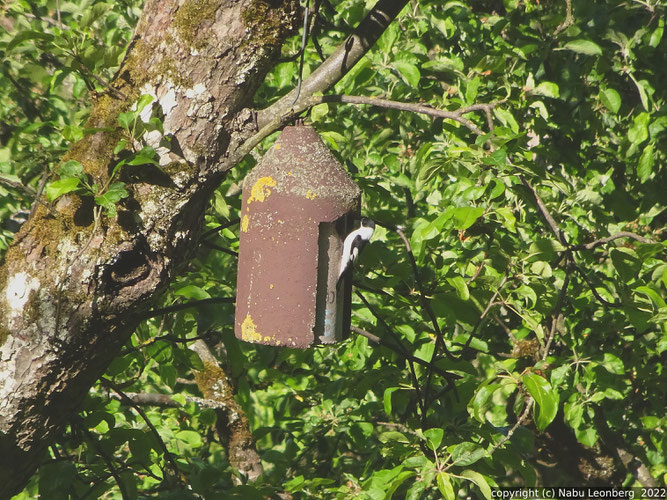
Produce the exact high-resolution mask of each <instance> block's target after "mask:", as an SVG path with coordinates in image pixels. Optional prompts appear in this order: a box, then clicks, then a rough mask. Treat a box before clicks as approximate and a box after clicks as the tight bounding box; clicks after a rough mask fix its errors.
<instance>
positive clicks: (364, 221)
mask: <svg viewBox="0 0 667 500" xmlns="http://www.w3.org/2000/svg"><path fill="white" fill-rule="evenodd" d="M361 227H372V228H375V222H374V221H372V220H371V219H369V218H368V217H362V218H361Z"/></svg>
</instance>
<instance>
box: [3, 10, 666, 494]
mask: <svg viewBox="0 0 667 500" xmlns="http://www.w3.org/2000/svg"><path fill="white" fill-rule="evenodd" d="M334 3H335V5H333V6H332V8H329V7H328V6H327V4H326V2H323V3H322V5H321V6H320V9H319V11H318V14H317V20H318V23H317V24H316V26H315V28H314V31H313V36H312V38H311V41H310V43H309V45H308V47H307V49H306V53H305V65H304V76H307V75H308V74H309V73H310V71H312V70H313V69H314V68H316V67H317V65H318V64H319V62H320V56H321V55H323V56H325V57H326V55H328V54H330V53H331V52H332V51H333V50H334V48H335V47H336V46H337V45H338V44H340V43H341V41H342V40H344V38H345V36H346V33H348V32H349V30H350V27H351V26H355V25H356V24H357V23H358V22H359V21H360V20H361V19H362V17H363V16H364V15H365V13H366V11H367V8H368V7H369V6H370V4H368V5H367V3H366V2H362V1H358V0H342V1H340V2H334ZM140 7H141V5H140V3H139V2H134V1H123V2H114V3H103V2H95V1H85V0H84V1H81V2H59V3H57V2H55V1H40V2H23V1H10V2H8V3H6V4H4V5H3V6H2V7H0V11H1V12H2V21H1V25H2V28H3V31H1V32H0V56H1V59H0V61H1V62H0V64H1V69H2V71H1V73H0V98H1V100H2V103H3V106H2V108H1V109H0V175H1V176H2V177H1V178H0V180H1V182H0V193H1V194H2V198H1V200H0V220H1V221H2V232H1V233H0V248H1V249H2V251H3V253H4V250H6V248H7V246H8V245H9V244H10V242H11V239H12V235H13V233H14V232H15V230H16V226H17V224H18V221H17V220H16V219H17V216H16V213H17V212H19V211H21V210H23V211H29V210H30V207H31V205H32V203H33V200H34V197H35V192H37V191H39V190H40V188H41V187H43V185H44V183H46V192H47V194H48V193H49V192H50V193H51V196H50V198H51V199H55V198H57V196H59V195H60V194H63V193H64V192H68V191H74V192H76V193H78V194H80V195H81V196H104V195H105V194H109V192H110V190H109V189H107V190H104V189H103V188H101V187H99V186H88V187H86V186H84V185H83V181H84V180H85V179H80V181H81V182H78V183H77V182H75V181H70V183H69V185H68V186H65V188H64V189H63V186H62V184H60V185H59V184H56V183H57V182H60V181H62V179H63V177H65V178H67V177H68V176H69V177H70V178H78V177H77V170H76V166H75V165H74V166H72V165H70V166H69V167H72V168H73V170H72V169H70V170H67V168H65V169H64V170H63V167H62V166H60V167H59V166H58V165H59V159H60V157H61V156H62V154H63V153H64V152H65V151H66V150H67V148H68V147H69V146H70V145H71V144H72V142H74V141H76V140H77V139H79V138H80V137H81V136H82V134H85V133H87V132H88V131H86V130H85V127H84V125H83V124H84V122H85V119H86V117H87V113H88V103H89V102H90V101H91V100H94V99H95V96H96V93H97V92H103V91H104V88H105V84H106V82H108V81H109V80H110V79H111V78H112V76H113V73H114V71H115V69H116V68H117V67H118V64H119V62H120V61H121V60H122V57H123V55H124V50H125V47H126V45H127V43H128V41H129V37H130V36H131V30H132V27H133V26H134V25H135V24H136V22H137V19H138V16H139V14H140ZM664 20H665V6H664V4H662V3H661V2H658V1H651V0H648V1H632V2H626V3H618V2H612V1H605V2H602V1H601V2H585V1H576V0H574V1H572V2H561V1H555V0H542V1H540V2H537V1H530V0H526V1H518V0H516V1H512V0H506V1H504V2H499V1H493V0H488V1H482V0H480V1H472V2H467V3H463V2H457V1H453V2H446V3H445V2H440V1H437V0H433V1H426V0H424V1H421V2H419V3H416V2H415V3H411V4H409V5H408V7H406V8H405V9H404V11H403V12H402V13H401V15H400V16H399V18H398V20H397V21H396V22H394V23H393V24H392V25H391V26H390V28H389V29H388V30H387V31H386V32H385V34H384V35H383V36H382V38H381V39H380V41H379V42H378V44H377V45H376V46H375V47H374V48H373V49H372V50H371V51H370V52H369V53H368V54H367V56H366V57H365V58H364V59H363V60H362V61H361V62H360V63H359V64H358V65H357V66H356V67H355V68H354V69H353V70H352V71H351V72H350V73H349V74H348V75H347V76H346V77H345V78H344V79H343V80H342V81H341V82H339V83H338V84H337V86H336V89H335V92H336V93H339V94H350V95H362V96H376V97H382V98H385V99H390V100H395V101H403V102H410V103H421V104H427V105H429V106H432V107H434V108H438V109H443V110H449V111H455V110H457V109H461V108H465V107H467V106H473V105H476V104H481V103H483V104H487V105H489V106H487V107H486V108H484V109H481V110H476V111H474V110H473V111H471V113H469V114H466V115H465V117H466V118H468V119H469V120H471V122H472V123H473V124H474V126H475V127H476V129H477V131H478V132H479V133H475V132H474V131H472V130H471V128H470V127H467V126H465V124H462V123H460V122H457V121H454V120H447V119H444V120H443V119H441V118H434V117H432V116H428V115H424V114H417V113H409V112H403V111H398V110H393V109H383V108H380V107H377V106H367V105H349V104H333V103H323V104H319V105H317V106H315V107H314V108H312V109H311V111H310V113H309V115H308V119H309V121H310V122H311V123H312V124H313V126H314V127H315V128H316V129H317V130H318V132H319V133H320V134H321V136H322V138H323V139H324V140H325V142H326V143H327V144H328V145H329V146H330V148H331V149H332V151H333V152H334V153H335V154H336V155H337V156H338V157H339V158H340V160H341V162H342V163H343V164H344V165H346V167H347V168H348V170H349V171H350V173H351V175H352V176H353V177H354V178H355V180H356V181H357V183H358V184H359V185H360V186H361V187H362V189H363V203H364V209H363V212H364V213H365V214H366V215H368V216H370V217H372V218H373V219H375V220H376V221H378V223H380V224H381V226H379V227H378V229H377V231H376V233H375V237H374V239H373V241H372V243H371V244H370V245H369V246H368V247H367V249H366V250H365V252H364V254H363V256H362V258H361V259H360V263H359V266H358V269H357V272H356V275H355V276H356V277H355V279H356V281H357V284H358V287H357V289H356V290H357V293H356V294H355V295H354V296H353V297H354V304H353V325H354V326H355V328H356V329H357V331H362V333H363V332H370V333H372V334H373V335H376V336H377V337H380V338H382V339H383V341H384V343H385V346H378V345H376V344H374V343H372V342H370V341H369V339H368V338H367V337H366V336H364V335H357V334H353V335H352V337H351V338H350V339H348V340H347V341H345V342H343V343H341V344H339V345H337V346H330V347H318V348H312V349H307V350H303V351H299V350H291V349H276V348H272V347H266V346H255V345H250V344H245V343H241V342H238V341H237V340H236V339H235V338H234V335H233V313H234V309H233V304H232V303H229V302H227V303H225V302H224V301H221V303H210V302H209V303H198V304H199V306H198V307H196V308H195V307H193V308H188V309H180V310H178V311H175V312H169V313H167V312H164V313H162V314H159V315H156V316H155V317H152V318H150V319H148V320H146V321H145V322H144V323H142V324H141V326H140V327H139V328H138V329H137V330H136V332H135V333H134V335H133V336H132V339H131V341H130V342H129V343H128V345H127V346H126V347H125V349H124V351H123V352H122V353H121V355H120V356H119V357H118V358H117V359H116V360H115V361H114V362H113V364H112V365H111V366H110V367H109V370H108V371H107V373H106V375H105V379H104V380H103V381H102V382H101V383H100V384H98V385H97V386H95V387H93V388H92V389H91V391H90V394H89V396H88V399H87V401H86V403H85V405H84V407H83V408H82V409H81V412H80V413H79V415H78V416H76V417H75V418H74V419H73V420H72V423H71V425H70V427H69V429H68V431H67V433H66V434H65V435H64V436H63V437H62V439H61V440H59V442H57V443H55V444H54V445H53V446H52V447H51V448H50V451H49V456H48V457H45V458H44V465H43V466H42V467H41V468H40V470H39V472H38V473H37V474H36V475H35V476H34V477H33V478H32V479H31V481H30V483H29V485H28V486H27V488H26V489H25V491H24V492H23V493H22V494H20V495H18V497H17V498H32V497H34V496H35V495H37V494H39V495H42V496H44V497H45V498H66V497H70V496H71V497H73V498H95V497H105V498H112V497H113V498H115V497H118V498H120V497H121V496H122V495H124V496H125V497H127V498H136V497H143V496H147V495H160V496H165V497H166V496H170V495H172V496H177V497H178V498H184V495H192V496H194V495H196V494H200V495H204V496H206V497H210V498H219V497H220V496H221V495H228V496H226V497H229V496H231V495H233V494H236V495H238V496H239V497H241V498H264V497H265V496H266V495H269V496H271V495H277V494H278V493H280V492H283V493H284V492H287V493H289V494H292V495H293V496H295V497H298V498H350V497H355V498H369V499H375V498H391V497H392V495H394V497H395V498H403V497H405V498H440V497H442V496H444V497H445V498H455V497H456V496H457V495H460V494H465V493H466V492H467V491H471V490H472V491H476V492H477V494H481V495H483V496H486V497H489V495H490V490H489V488H490V487H493V486H496V485H499V486H508V485H526V486H530V485H565V484H614V485H617V486H620V485H624V486H632V485H638V484H639V483H638V481H637V479H636V477H635V476H634V475H633V474H632V473H631V469H632V468H631V467H624V466H622V465H621V462H622V460H620V459H621V458H622V457H623V456H626V457H627V456H628V455H629V456H630V457H631V458H632V457H636V459H638V460H639V461H640V462H641V463H642V464H643V466H644V467H645V469H646V470H648V471H649V472H650V474H651V475H652V476H653V478H655V480H656V481H657V484H659V485H664V484H665V478H666V477H667V466H666V465H665V458H664V457H665V456H667V444H666V443H665V437H664V428H665V424H666V420H665V404H664V402H665V400H666V399H667V397H666V396H667V394H666V392H667V391H665V385H666V382H665V380H666V379H665V376H664V374H663V373H662V370H663V363H664V359H665V358H664V356H665V354H664V351H665V349H666V348H667V337H666V334H667V329H666V328H665V325H666V321H665V320H666V318H667V306H666V304H665V296H666V288H667V263H666V262H665V244H664V242H663V240H664V224H665V195H664V193H666V192H667V185H666V182H665V175H664V160H665V151H666V150H667V149H666V147H665V145H666V137H667V132H666V131H665V129H666V128H667V116H665V111H664V110H665V86H664V81H665V79H666V78H667V74H666V73H667V64H666V61H665V53H666V52H667V50H666V49H667V45H666V44H665V39H664V37H663V31H664ZM299 48H300V36H299V37H294V39H293V40H291V41H290V43H288V44H287V45H286V46H285V47H284V50H283V55H284V56H285V58H286V61H285V62H282V63H280V64H278V65H277V66H276V67H275V69H274V71H273V72H272V73H271V74H269V75H268V77H267V78H266V81H265V82H264V84H263V86H262V87H261V89H260V91H259V92H258V94H257V96H256V105H257V106H258V107H264V106H266V105H268V104H271V103H272V102H275V101H276V100H277V99H279V98H280V97H281V96H282V95H284V94H286V93H287V92H288V91H289V90H291V89H292V88H293V87H294V86H295V85H296V83H297V71H298V59H297V58H296V57H294V55H295V54H297V53H298V51H299ZM661 82H663V83H661ZM485 109H488V113H487V112H485ZM123 120H124V121H123V123H119V127H123V128H125V129H126V130H127V132H128V134H130V136H134V135H136V134H138V135H139V136H140V135H141V134H142V133H143V132H144V131H143V130H142V131H139V132H136V131H135V129H134V127H133V124H136V116H125V117H123ZM153 126H155V127H159V123H157V124H153ZM276 137H277V134H274V135H273V136H271V137H270V138H268V139H267V140H265V141H264V142H263V143H262V144H261V146H260V147H259V148H258V151H257V152H256V153H255V154H254V155H253V156H248V157H247V158H246V159H245V160H244V161H243V163H242V164H241V165H239V166H238V167H237V168H236V169H234V171H233V172H231V173H230V174H229V175H228V177H227V178H226V180H225V181H224V183H223V184H222V185H221V186H220V188H219V189H218V191H217V192H216V193H215V195H214V197H213V198H212V200H211V206H210V209H209V211H208V212H207V215H206V226H207V227H206V229H207V230H208V231H209V232H208V234H207V237H206V238H205V239H204V240H203V241H202V244H201V247H200V248H199V251H198V253H197V256H196V258H195V259H193V260H192V261H191V262H189V263H188V264H187V266H186V268H185V269H184V272H183V273H182V275H181V276H180V277H178V278H177V279H175V280H174V282H173V283H172V284H171V287H170V289H169V291H168V292H167V293H165V294H164V295H163V296H162V297H160V298H159V300H158V303H157V305H156V310H157V311H158V312H159V311H164V310H165V309H164V308H166V307H169V306H172V305H175V304H182V303H186V302H189V301H202V300H203V299H208V298H212V297H222V298H233V296H234V294H235V273H236V258H235V255H234V253H235V252H236V251H238V226H236V225H234V221H235V220H236V219H237V218H238V214H239V210H240V187H241V182H242V179H243V177H244V175H245V174H246V173H247V172H248V171H249V169H250V168H252V166H253V165H254V164H255V163H256V161H257V158H259V157H261V154H262V152H263V151H265V150H266V149H268V148H269V147H270V145H271V143H272V142H273V140H275V138H276ZM123 147H124V144H121V145H120V147H119V151H120V150H121V149H122V148H123ZM132 154H134V155H135V157H136V156H142V157H143V160H145V157H150V156H151V154H152V153H151V151H145V150H142V151H139V152H136V151H135V152H132ZM143 160H142V161H135V162H134V163H133V162H132V161H133V160H132V159H131V157H129V158H128V160H127V166H126V167H124V168H140V166H138V165H140V164H142V163H145V161H143ZM56 172H58V173H59V174H60V181H59V180H56V176H55V174H56ZM119 184H120V185H119V186H116V188H115V189H116V191H115V195H114V196H111V198H104V199H102V200H101V201H98V204H99V206H100V207H101V208H105V209H106V212H105V213H106V216H114V206H115V204H116V203H118V202H119V201H120V200H122V191H119V190H122V189H123V188H122V180H121V181H119ZM107 188H109V186H107ZM49 189H50V191H49ZM113 193H114V192H112V194H113ZM549 218H550V219H551V221H549V220H548V219H549ZM550 222H551V224H550ZM220 226H225V227H224V228H222V229H220ZM397 226H399V228H398V229H399V231H398V232H397V231H395V229H396V227H397ZM402 234H403V235H405V237H406V241H408V242H409V248H411V252H409V251H408V245H406V243H405V241H404V240H403V239H402V238H401V235H402ZM619 235H620V236H621V237H618V238H616V236H619ZM611 236H614V238H613V239H612V238H610V237H611ZM412 258H414V261H413V260H411V259H412ZM415 271H416V272H415ZM195 338H204V339H206V341H207V342H208V343H209V345H211V346H212V347H213V349H214V351H215V352H216V354H217V355H218V357H219V362H220V363H221V364H222V365H223V366H224V368H225V370H226V371H227V373H228V375H229V377H230V378H231V380H233V382H234V385H235V387H236V398H237V400H238V402H239V403H240V404H241V406H242V408H243V409H244V411H245V412H246V414H247V417H248V421H249V425H250V429H251V431H252V435H253V437H254V439H255V440H256V446H257V449H258V452H259V454H260V456H261V459H262V466H263V470H264V473H263V475H262V476H261V477H260V478H259V479H258V480H256V481H247V478H244V477H242V475H241V474H240V473H239V472H238V471H237V470H235V469H233V468H232V467H231V466H230V463H229V457H228V456H227V448H226V447H225V446H224V444H223V443H224V437H223V436H221V434H220V433H221V431H220V428H221V427H220V426H219V425H216V421H217V420H218V419H219V418H220V416H219V413H216V411H215V410H214V409H211V408H206V407H205V406H203V405H199V404H197V403H196V402H193V400H192V399H188V398H186V396H201V394H200V392H199V391H198V389H197V385H196V384H195V383H194V382H195V375H194V374H195V373H202V370H205V367H204V365H202V363H201V361H200V359H199V357H198V356H197V355H196V354H194V352H193V351H192V350H191V349H189V345H190V344H191V343H192V341H193V340H194V339H195ZM387 345H388V346H389V347H387ZM415 358H417V359H415ZM419 360H421V362H420V361H419ZM446 373H451V374H455V375H456V376H457V377H458V378H456V379H452V378H451V377H448V376H447V377H445V376H444V374H446ZM105 381H106V382H105ZM112 387H115V388H121V389H122V391H123V392H125V393H157V394H166V395H170V396H171V400H172V401H173V402H174V406H175V407H173V408H159V407H155V406H146V407H143V409H142V410H141V411H142V413H143V415H142V414H141V413H139V410H138V407H137V406H136V405H129V404H127V403H126V402H125V401H122V400H119V399H118V397H117V396H115V394H116V393H115V392H114V391H113V390H111V389H110V388H112ZM148 422H150V424H151V426H152V427H153V428H151V426H149V425H148ZM217 423H218V424H223V425H222V427H223V428H224V424H225V422H217ZM158 435H159V437H160V439H158V437H157V436H158ZM163 445H166V448H165V446H163ZM166 450H168V451H166ZM624 454H625V455H624ZM176 471H177V472H176Z"/></svg>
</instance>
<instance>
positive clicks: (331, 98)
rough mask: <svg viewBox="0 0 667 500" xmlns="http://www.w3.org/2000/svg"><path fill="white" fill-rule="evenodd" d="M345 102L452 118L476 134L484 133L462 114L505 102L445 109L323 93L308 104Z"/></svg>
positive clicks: (491, 107)
mask: <svg viewBox="0 0 667 500" xmlns="http://www.w3.org/2000/svg"><path fill="white" fill-rule="evenodd" d="M325 102H326V103H345V104H368V105H369V106H377V107H379V108H387V109H397V110H399V111H409V112H411V113H420V114H424V115H428V116H432V117H434V118H446V119H449V120H454V121H456V122H458V123H460V124H461V125H463V126H464V127H466V128H467V129H468V130H470V131H471V132H473V133H475V134H477V135H484V134H485V132H484V131H482V130H481V129H480V128H479V127H478V126H477V125H475V123H474V122H472V121H471V120H468V119H467V118H463V115H465V114H467V113H473V112H475V111H484V112H485V113H487V112H489V111H491V110H492V109H493V108H495V107H496V106H498V104H501V103H503V102H505V100H502V101H495V102H491V103H487V104H485V103H479V104H473V105H471V106H464V107H462V108H459V109H457V110H454V111H447V110H442V109H437V108H434V107H432V106H425V105H423V104H414V103H408V102H400V101H390V100H387V99H381V98H379V97H373V96H370V97H366V96H355V95H325V96H313V97H311V98H310V99H309V104H310V106H314V105H316V104H320V103H325ZM310 106H309V107H310Z"/></svg>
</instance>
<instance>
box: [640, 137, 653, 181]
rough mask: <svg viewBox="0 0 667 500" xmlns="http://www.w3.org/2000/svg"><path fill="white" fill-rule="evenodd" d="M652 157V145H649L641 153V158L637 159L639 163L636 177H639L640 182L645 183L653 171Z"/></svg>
mask: <svg viewBox="0 0 667 500" xmlns="http://www.w3.org/2000/svg"><path fill="white" fill-rule="evenodd" d="M653 163H654V155H653V144H649V145H648V146H646V147H645V148H644V151H642V154H641V156H640V157H639V163H638V164H637V177H639V181H640V182H646V180H647V179H648V178H649V177H650V176H651V172H652V171H653Z"/></svg>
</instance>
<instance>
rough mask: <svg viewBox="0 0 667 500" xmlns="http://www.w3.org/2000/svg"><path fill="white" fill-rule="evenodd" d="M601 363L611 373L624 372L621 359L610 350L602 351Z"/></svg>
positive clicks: (618, 373) (620, 373)
mask: <svg viewBox="0 0 667 500" xmlns="http://www.w3.org/2000/svg"><path fill="white" fill-rule="evenodd" d="M601 364H602V366H604V367H605V368H606V369H607V371H609V372H611V373H615V374H617V375H623V374H624V373H625V367H624V365H623V360H622V359H620V358H619V357H618V356H615V355H614V354H612V353H610V352H605V353H604V358H603V361H602V363H601Z"/></svg>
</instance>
